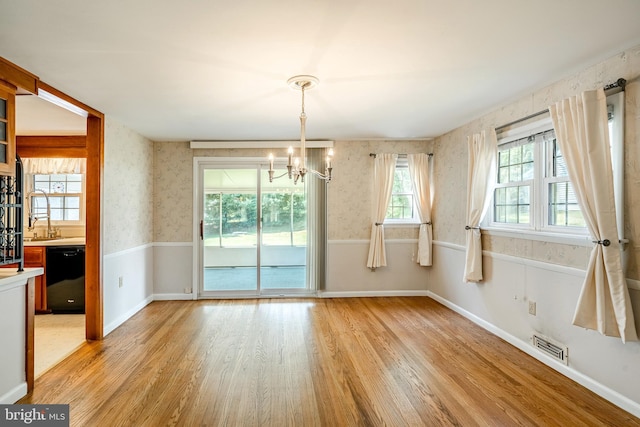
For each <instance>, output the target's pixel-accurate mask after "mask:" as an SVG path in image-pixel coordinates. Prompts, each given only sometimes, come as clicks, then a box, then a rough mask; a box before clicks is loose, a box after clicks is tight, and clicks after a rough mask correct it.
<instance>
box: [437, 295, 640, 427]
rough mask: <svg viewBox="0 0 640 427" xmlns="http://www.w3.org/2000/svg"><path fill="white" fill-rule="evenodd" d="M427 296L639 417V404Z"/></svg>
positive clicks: (444, 301)
mask: <svg viewBox="0 0 640 427" xmlns="http://www.w3.org/2000/svg"><path fill="white" fill-rule="evenodd" d="M427 293H428V296H429V297H430V298H432V299H434V300H435V301H438V302H439V303H440V304H442V305H444V306H445V307H447V308H449V309H451V310H453V311H455V312H456V313H458V314H460V315H461V316H464V317H466V318H467V319H469V320H471V321H472V322H473V323H475V324H476V325H478V326H480V327H482V328H484V329H486V330H487V331H489V332H491V333H492V334H494V335H496V336H498V337H500V338H502V339H503V340H505V341H506V342H508V343H509V344H511V345H513V346H514V347H516V348H518V349H519V350H522V351H523V352H525V353H527V354H528V355H529V356H531V357H533V358H534V359H537V360H539V361H540V362H542V363H544V364H545V365H547V366H549V367H550V368H552V369H554V370H556V371H558V372H560V373H561V374H562V375H564V376H566V377H568V378H570V379H572V380H573V381H575V382H577V383H578V384H580V385H582V386H584V387H586V388H588V389H589V390H591V391H592V392H594V393H596V394H597V395H599V396H600V397H602V398H604V399H606V400H608V401H609V402H611V403H613V404H614V405H616V406H619V407H620V408H622V409H624V410H625V411H627V412H629V413H631V414H633V415H635V416H636V417H640V403H638V402H635V401H633V400H631V399H629V398H627V397H625V396H623V395H621V394H620V393H618V392H616V391H614V390H611V389H610V388H609V387H606V386H605V385H603V384H601V383H599V382H597V381H595V380H594V379H593V378H591V377H588V376H586V375H584V374H583V373H581V372H579V371H576V370H575V369H573V368H571V367H569V366H566V365H564V364H562V363H560V362H558V361H556V360H554V359H552V358H550V357H549V356H547V355H545V354H544V353H541V352H539V351H536V349H535V348H534V347H533V346H532V345H530V344H529V342H527V341H523V340H521V339H520V338H517V337H516V336H514V335H511V334H509V333H508V332H506V331H504V330H502V329H500V328H498V327H497V326H495V325H494V324H492V323H489V322H487V321H486V320H484V319H482V318H480V317H478V316H476V315H475V314H473V313H471V312H469V311H467V310H465V309H464V308H462V307H460V306H457V305H456V304H454V303H452V302H451V301H449V300H447V299H444V298H442V297H441V296H439V295H437V294H434V293H433V292H431V291H428V292H427Z"/></svg>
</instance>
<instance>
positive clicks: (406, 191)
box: [385, 159, 420, 224]
mask: <svg viewBox="0 0 640 427" xmlns="http://www.w3.org/2000/svg"><path fill="white" fill-rule="evenodd" d="M418 222H420V219H419V218H418V211H417V209H416V204H415V199H414V195H413V187H412V184H411V176H410V174H409V166H408V164H407V162H406V160H405V159H398V162H397V164H396V170H395V173H394V176H393V190H392V193H391V200H390V201H389V206H388V207H387V213H386V216H385V223H396V224H402V223H409V224H415V223H418Z"/></svg>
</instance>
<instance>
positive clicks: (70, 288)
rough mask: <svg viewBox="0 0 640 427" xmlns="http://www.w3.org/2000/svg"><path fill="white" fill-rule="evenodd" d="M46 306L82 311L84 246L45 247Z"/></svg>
mask: <svg viewBox="0 0 640 427" xmlns="http://www.w3.org/2000/svg"><path fill="white" fill-rule="evenodd" d="M46 271H47V308H48V309H49V310H51V311H52V312H53V313H84V246H51V247H48V248H47V265H46Z"/></svg>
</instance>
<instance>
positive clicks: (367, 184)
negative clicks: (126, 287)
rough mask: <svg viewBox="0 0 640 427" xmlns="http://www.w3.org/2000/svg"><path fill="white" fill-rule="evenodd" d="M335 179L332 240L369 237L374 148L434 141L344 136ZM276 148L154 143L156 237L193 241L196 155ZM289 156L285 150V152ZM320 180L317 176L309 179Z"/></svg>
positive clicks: (394, 232)
mask: <svg viewBox="0 0 640 427" xmlns="http://www.w3.org/2000/svg"><path fill="white" fill-rule="evenodd" d="M335 145H336V146H335V153H336V155H335V158H334V161H333V166H334V169H333V180H332V181H331V183H329V195H328V211H329V239H335V240H357V239H369V236H370V233H371V226H370V217H371V198H372V192H373V186H372V183H371V179H372V177H373V159H372V158H371V157H370V156H369V153H383V152H386V153H390V152H396V153H419V152H430V150H431V142H430V141H425V140H420V141H338V142H336V144H335ZM270 152H274V150H271V149H252V150H249V149H211V150H191V149H190V148H189V143H188V142H161V143H156V144H155V146H154V156H155V187H154V224H155V231H154V235H155V236H154V237H155V241H156V242H190V241H191V240H192V229H193V225H192V214H193V206H192V205H193V158H194V157H207V156H211V157H263V158H265V159H266V158H267V156H268V154H269V153H270ZM281 154H282V155H283V156H284V155H285V153H284V150H283V151H282V153H281ZM309 179H315V178H309ZM387 238H390V239H400V238H409V239H413V238H417V228H388V230H387Z"/></svg>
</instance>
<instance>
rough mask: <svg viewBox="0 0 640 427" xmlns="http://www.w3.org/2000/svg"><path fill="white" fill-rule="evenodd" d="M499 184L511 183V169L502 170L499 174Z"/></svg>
mask: <svg viewBox="0 0 640 427" xmlns="http://www.w3.org/2000/svg"><path fill="white" fill-rule="evenodd" d="M498 182H499V183H500V184H504V183H506V182H509V168H508V167H504V168H500V171H499V172H498Z"/></svg>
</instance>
